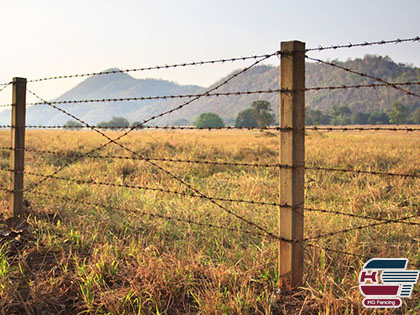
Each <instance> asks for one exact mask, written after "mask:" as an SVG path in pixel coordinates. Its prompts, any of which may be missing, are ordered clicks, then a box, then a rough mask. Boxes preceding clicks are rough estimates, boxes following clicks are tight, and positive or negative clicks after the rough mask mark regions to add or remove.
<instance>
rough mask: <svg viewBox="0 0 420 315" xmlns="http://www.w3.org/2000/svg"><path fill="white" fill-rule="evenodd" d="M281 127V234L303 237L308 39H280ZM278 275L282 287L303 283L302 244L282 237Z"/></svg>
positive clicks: (290, 237)
mask: <svg viewBox="0 0 420 315" xmlns="http://www.w3.org/2000/svg"><path fill="white" fill-rule="evenodd" d="M280 89H282V90H290V92H286V93H280V114H279V116H280V117H279V118H280V127H281V128H291V129H290V130H281V132H280V164H282V165H288V166H290V167H291V168H280V204H281V205H282V206H281V207H280V210H279V211H280V213H279V236H280V237H283V238H285V239H290V240H302V239H303V208H304V207H303V203H304V164H305V133H304V130H305V90H304V89H305V43H302V42H299V41H290V42H282V43H281V65H280ZM279 278H280V286H281V287H283V288H288V289H290V288H294V287H297V286H299V285H302V284H303V244H302V242H298V243H290V242H284V241H279Z"/></svg>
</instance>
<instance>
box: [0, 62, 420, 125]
mask: <svg viewBox="0 0 420 315" xmlns="http://www.w3.org/2000/svg"><path fill="white" fill-rule="evenodd" d="M333 62H334V63H338V64H339V65H342V66H344V67H348V68H351V69H354V70H356V71H359V72H363V73H367V74H369V75H372V76H375V77H379V78H382V79H383V80H386V81H389V82H407V81H420V68H416V67H412V66H409V65H405V64H401V63H396V62H394V61H392V60H391V59H390V58H389V57H381V56H370V55H366V56H365V57H364V58H362V59H354V60H348V61H345V62H338V61H333ZM227 77H228V76H226V77H225V78H222V79H221V80H220V81H219V82H216V83H215V84H214V85H213V86H215V85H217V84H218V83H220V82H222V80H224V79H226V78H227ZM374 82H375V81H374V80H372V79H369V78H366V77H361V76H358V75H356V74H351V73H348V72H345V71H343V70H341V69H338V68H334V67H331V66H328V65H324V64H318V63H312V62H308V63H307V64H306V87H319V86H340V85H356V84H367V83H374ZM278 86H279V69H278V67H273V66H257V67H254V68H252V69H250V70H249V71H247V72H245V73H243V74H241V75H239V76H238V77H236V78H235V79H233V80H232V81H230V82H229V84H227V85H225V86H222V87H221V88H220V89H218V90H217V91H218V92H235V91H248V90H249V91H251V90H266V89H276V88H278ZM404 88H405V89H409V90H410V91H412V92H416V93H418V94H420V86H419V85H415V86H409V87H404ZM205 90H206V88H202V87H199V86H195V85H188V86H183V85H178V84H176V83H174V82H169V81H165V80H155V79H134V78H133V77H131V76H130V75H128V74H112V75H104V76H97V77H91V78H88V79H86V80H84V81H83V82H81V83H80V84H78V85H77V86H76V87H75V88H73V89H71V90H69V91H68V92H67V93H65V94H63V95H62V96H60V97H59V98H57V100H67V99H89V98H125V97H135V96H153V95H175V94H189V93H200V92H203V91H205ZM255 100H266V101H269V102H271V104H272V105H273V109H274V112H275V114H276V115H278V103H279V96H278V94H261V95H241V96H229V97H225V96H220V97H205V98H202V99H199V100H197V101H194V102H193V103H191V104H190V105H188V106H186V107H185V108H183V109H182V110H179V111H176V112H174V113H173V114H170V115H166V116H165V117H163V118H161V119H160V120H158V119H156V120H154V121H153V123H156V124H173V123H174V122H176V121H177V120H179V119H181V118H184V119H187V120H188V121H189V122H192V121H193V120H194V118H195V117H197V115H199V114H200V113H203V112H215V113H217V114H219V115H220V116H221V117H222V118H223V119H224V120H225V122H228V123H229V122H232V121H233V120H234V118H235V117H236V115H237V114H238V112H239V111H241V110H243V109H245V108H247V107H249V106H250V105H251V104H252V102H253V101H255ZM394 101H399V102H401V103H402V104H404V105H406V106H407V107H408V108H409V110H410V112H413V111H414V109H416V108H420V99H419V98H418V97H413V96H407V95H406V94H404V93H403V92H401V91H398V90H396V89H393V88H390V87H379V88H375V89H373V88H359V89H349V90H334V91H329V90H321V91H310V92H307V93H306V106H307V107H309V108H310V109H312V110H316V109H318V110H321V111H323V112H328V111H329V110H330V109H331V108H333V107H334V106H340V107H341V106H347V107H349V108H350V110H351V112H352V113H357V112H374V111H381V110H386V109H388V108H389V107H390V105H391V104H392V103H393V102H394ZM183 102H185V99H173V100H163V101H161V100H159V101H134V102H109V103H100V104H61V105H59V106H60V107H62V108H65V109H66V110H68V111H69V112H71V113H72V114H74V115H75V116H77V117H80V118H81V119H83V120H86V121H87V122H89V123H93V124H94V123H98V122H99V121H104V120H109V119H110V118H112V116H122V117H125V118H127V119H128V120H129V121H130V122H133V121H142V120H143V119H147V118H148V117H150V116H152V115H155V114H158V113H160V112H162V111H164V110H167V109H170V108H173V107H176V106H178V105H180V104H182V103H183ZM27 113H28V114H27V123H28V124H63V123H65V122H66V121H67V120H69V119H70V118H69V117H66V116H65V115H63V114H61V113H59V112H57V111H55V110H53V109H51V108H49V107H48V106H35V107H29V108H28V111H27ZM9 122H10V111H4V112H1V113H0V123H1V124H8V123H9Z"/></svg>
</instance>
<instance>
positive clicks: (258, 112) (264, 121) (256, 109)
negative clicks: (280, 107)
mask: <svg viewBox="0 0 420 315" xmlns="http://www.w3.org/2000/svg"><path fill="white" fill-rule="evenodd" d="M251 108H252V110H253V114H254V117H255V120H256V121H257V126H258V127H259V128H264V127H267V126H270V125H272V124H273V123H274V114H272V113H271V112H272V111H273V110H272V108H271V104H270V102H267V101H255V102H253V103H252V107H251Z"/></svg>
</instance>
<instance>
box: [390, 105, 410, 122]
mask: <svg viewBox="0 0 420 315" xmlns="http://www.w3.org/2000/svg"><path fill="white" fill-rule="evenodd" d="M388 116H389V121H390V122H391V123H393V124H397V125H399V124H403V123H405V122H406V121H407V118H408V109H407V106H405V105H404V104H402V103H401V102H398V101H395V102H393V103H392V104H391V109H390V110H389V111H388Z"/></svg>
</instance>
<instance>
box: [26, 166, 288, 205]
mask: <svg viewBox="0 0 420 315" xmlns="http://www.w3.org/2000/svg"><path fill="white" fill-rule="evenodd" d="M24 173H25V174H27V175H33V176H38V177H48V178H51V179H57V180H63V181H67V182H73V183H76V184H88V185H99V186H111V187H121V188H131V189H138V190H150V191H157V192H162V193H167V194H173V195H180V196H185V197H193V198H200V199H209V200H215V201H226V202H238V203H247V204H254V205H263V206H275V207H279V206H282V207H285V206H287V205H281V204H279V203H276V202H264V201H254V200H245V199H230V198H218V197H208V196H201V195H197V194H194V193H187V192H183V191H177V190H170V189H164V188H158V187H147V186H139V185H130V184H117V183H110V182H103V181H95V180H93V179H89V180H84V179H77V178H69V177H62V176H56V175H54V176H52V175H45V174H41V173H36V172H31V171H24Z"/></svg>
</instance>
